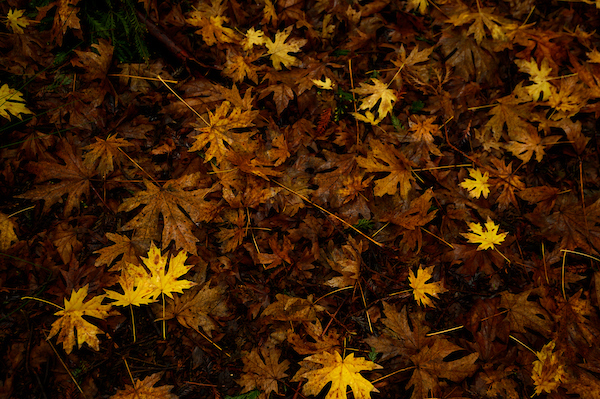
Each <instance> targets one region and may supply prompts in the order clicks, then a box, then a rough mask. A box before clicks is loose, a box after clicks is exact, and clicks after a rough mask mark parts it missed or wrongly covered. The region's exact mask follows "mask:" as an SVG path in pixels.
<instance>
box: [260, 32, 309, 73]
mask: <svg viewBox="0 0 600 399" xmlns="http://www.w3.org/2000/svg"><path fill="white" fill-rule="evenodd" d="M292 28H293V27H292V26H288V27H287V28H285V30H284V31H283V32H279V31H278V32H277V33H275V41H271V39H269V38H266V39H265V45H266V46H267V50H268V53H269V55H270V56H271V62H272V63H273V68H275V69H276V70H278V71H279V70H281V65H283V66H285V67H286V68H290V67H292V66H294V65H298V64H299V63H300V60H298V59H297V58H296V57H294V56H293V55H289V54H288V53H297V52H299V51H300V47H302V46H304V45H305V44H306V42H307V40H306V39H290V40H289V41H288V42H287V43H285V41H286V39H287V38H288V36H289V35H290V33H291V32H292Z"/></svg>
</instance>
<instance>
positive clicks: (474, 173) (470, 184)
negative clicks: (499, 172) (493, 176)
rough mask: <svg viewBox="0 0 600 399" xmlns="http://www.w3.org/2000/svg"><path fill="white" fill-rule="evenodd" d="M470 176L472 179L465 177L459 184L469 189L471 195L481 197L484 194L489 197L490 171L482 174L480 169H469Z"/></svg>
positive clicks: (484, 196)
mask: <svg viewBox="0 0 600 399" xmlns="http://www.w3.org/2000/svg"><path fill="white" fill-rule="evenodd" d="M469 176H471V179H465V180H464V181H463V182H461V183H460V184H459V185H460V186H461V187H462V188H465V189H467V190H468V191H469V196H470V197H474V198H479V197H481V196H482V195H483V198H487V196H488V194H489V193H490V185H489V183H488V180H489V178H490V176H489V173H488V172H485V173H483V174H481V170H479V169H469Z"/></svg>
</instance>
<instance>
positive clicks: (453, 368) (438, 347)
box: [407, 338, 479, 399]
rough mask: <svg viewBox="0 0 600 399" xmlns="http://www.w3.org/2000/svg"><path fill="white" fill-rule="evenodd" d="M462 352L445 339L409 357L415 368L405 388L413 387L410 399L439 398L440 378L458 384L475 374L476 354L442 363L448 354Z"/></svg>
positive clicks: (476, 367)
mask: <svg viewBox="0 0 600 399" xmlns="http://www.w3.org/2000/svg"><path fill="white" fill-rule="evenodd" d="M462 350H464V349H463V348H461V347H460V346H458V345H455V344H453V343H451V342H450V341H448V340H445V339H439V338H438V339H435V340H434V342H433V345H431V346H426V347H424V348H422V349H421V350H420V351H419V353H417V354H416V355H413V356H411V357H410V360H411V362H412V363H413V364H414V365H415V366H416V370H415V371H414V372H413V374H412V376H411V377H410V380H409V381H408V384H407V388H410V387H414V389H413V391H412V395H411V399H421V398H429V397H432V396H431V395H433V397H436V396H439V393H440V382H439V379H440V378H444V379H447V380H450V381H454V382H460V381H462V380H464V379H465V378H466V377H469V376H471V375H473V373H475V371H476V370H477V369H478V368H479V366H477V365H475V361H476V360H477V358H478V357H479V354H477V353H471V354H470V355H467V356H463V357H461V358H459V359H456V360H451V361H444V359H445V358H446V357H447V356H449V355H450V354H452V353H454V352H457V351H462Z"/></svg>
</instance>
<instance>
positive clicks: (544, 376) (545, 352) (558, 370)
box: [531, 341, 566, 395]
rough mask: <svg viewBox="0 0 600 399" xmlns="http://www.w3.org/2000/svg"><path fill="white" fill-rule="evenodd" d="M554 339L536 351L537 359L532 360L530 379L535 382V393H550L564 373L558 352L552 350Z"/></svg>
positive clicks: (556, 386)
mask: <svg viewBox="0 0 600 399" xmlns="http://www.w3.org/2000/svg"><path fill="white" fill-rule="evenodd" d="M555 345H556V344H555V342H554V341H550V342H548V343H547V344H546V345H544V347H543V348H542V350H541V351H540V352H536V353H535V354H536V356H537V358H538V360H535V361H534V362H533V371H532V372H531V379H532V380H533V383H534V384H535V394H536V395H539V394H541V393H542V392H546V393H550V392H552V391H553V390H555V389H556V388H558V386H559V385H560V383H561V381H562V380H563V379H564V378H565V376H566V374H565V371H564V369H563V366H562V365H561V364H560V361H559V355H558V353H555V352H553V351H554V346H555Z"/></svg>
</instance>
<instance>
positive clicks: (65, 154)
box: [17, 139, 93, 215]
mask: <svg viewBox="0 0 600 399" xmlns="http://www.w3.org/2000/svg"><path fill="white" fill-rule="evenodd" d="M57 155H58V157H59V158H60V159H62V160H63V161H64V162H65V164H64V165H61V164H59V163H55V162H47V161H42V162H33V163H31V164H29V166H28V169H29V171H31V172H32V173H35V175H36V179H35V181H36V182H43V181H47V180H54V179H60V182H58V183H46V184H45V185H42V186H38V187H37V188H34V189H33V190H29V191H28V192H26V193H25V194H21V195H19V196H17V198H25V199H30V200H44V208H43V209H42V212H44V213H45V212H47V211H49V210H50V207H51V206H52V205H54V204H55V203H57V202H59V201H60V200H61V199H62V197H63V195H65V194H67V202H66V204H65V208H64V215H70V214H71V211H72V210H73V209H79V203H80V201H81V197H82V196H83V195H87V194H88V193H89V191H90V178H91V177H92V176H93V171H92V170H91V169H90V168H88V167H87V166H85V165H84V164H83V163H82V161H81V152H80V150H79V148H77V147H75V146H74V145H73V144H71V143H70V142H69V141H68V140H66V139H63V140H62V141H61V142H60V146H59V149H58V151H57Z"/></svg>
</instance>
